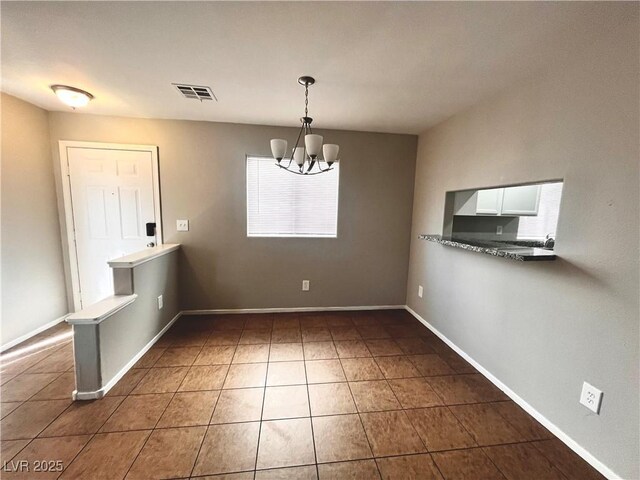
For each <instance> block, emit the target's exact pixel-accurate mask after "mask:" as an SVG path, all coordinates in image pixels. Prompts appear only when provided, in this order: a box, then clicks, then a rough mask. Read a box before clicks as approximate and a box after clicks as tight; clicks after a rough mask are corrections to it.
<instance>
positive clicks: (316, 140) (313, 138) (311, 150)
mask: <svg viewBox="0 0 640 480" xmlns="http://www.w3.org/2000/svg"><path fill="white" fill-rule="evenodd" d="M304 144H305V146H306V147H307V154H308V155H309V157H310V158H311V159H312V160H315V158H316V157H317V156H318V154H320V150H321V149H322V135H316V134H314V133H310V134H308V135H305V136H304Z"/></svg>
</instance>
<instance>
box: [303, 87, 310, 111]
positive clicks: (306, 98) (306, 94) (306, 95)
mask: <svg viewBox="0 0 640 480" xmlns="http://www.w3.org/2000/svg"><path fill="white" fill-rule="evenodd" d="M304 116H305V117H308V116H309V87H308V86H307V85H305V86H304Z"/></svg>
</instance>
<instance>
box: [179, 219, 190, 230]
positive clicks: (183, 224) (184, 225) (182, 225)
mask: <svg viewBox="0 0 640 480" xmlns="http://www.w3.org/2000/svg"><path fill="white" fill-rule="evenodd" d="M176 230H177V231H178V232H188V231H189V220H176Z"/></svg>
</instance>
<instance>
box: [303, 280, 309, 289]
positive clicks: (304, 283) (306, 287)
mask: <svg viewBox="0 0 640 480" xmlns="http://www.w3.org/2000/svg"><path fill="white" fill-rule="evenodd" d="M302 291H303V292H308V291H309V280H302Z"/></svg>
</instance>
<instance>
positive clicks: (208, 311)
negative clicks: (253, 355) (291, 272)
mask: <svg viewBox="0 0 640 480" xmlns="http://www.w3.org/2000/svg"><path fill="white" fill-rule="evenodd" d="M404 309H405V305H369V306H355V307H292V308H219V309H206V310H183V311H182V314H183V315H221V314H237V313H289V312H335V311H340V310H342V311H347V310H348V311H355V310H404Z"/></svg>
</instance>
